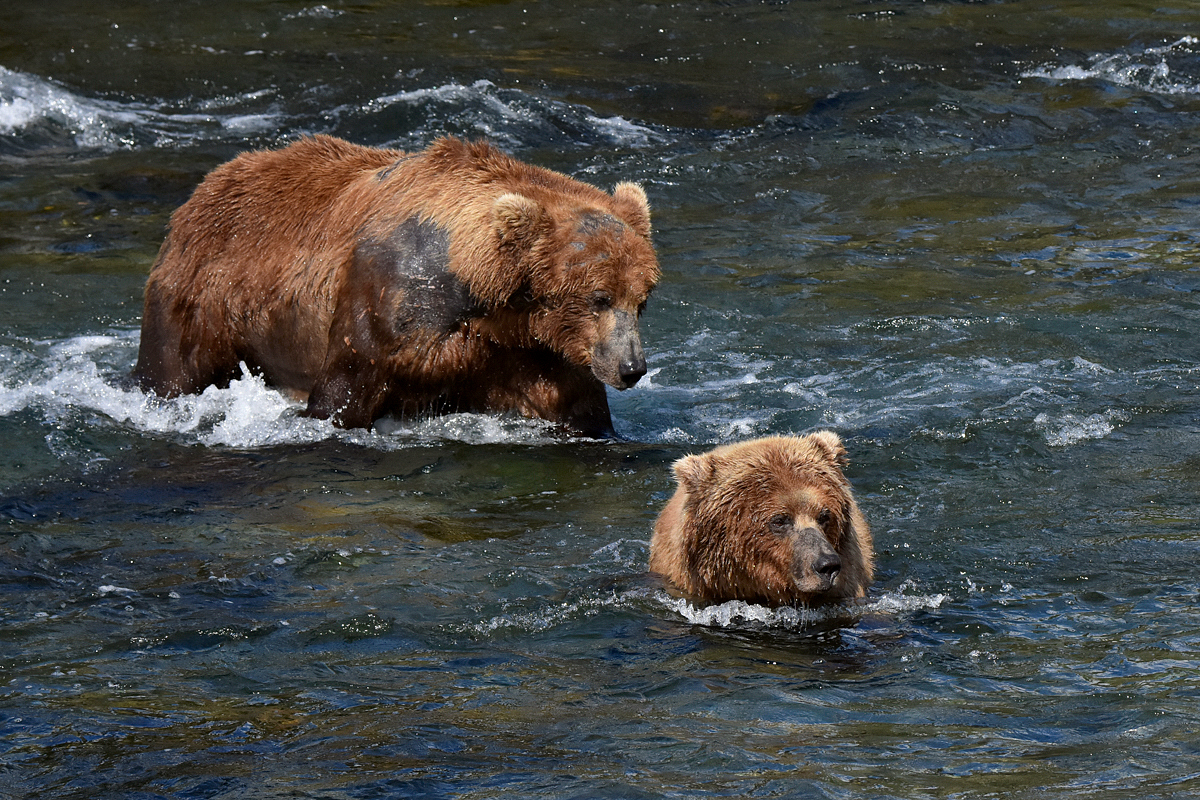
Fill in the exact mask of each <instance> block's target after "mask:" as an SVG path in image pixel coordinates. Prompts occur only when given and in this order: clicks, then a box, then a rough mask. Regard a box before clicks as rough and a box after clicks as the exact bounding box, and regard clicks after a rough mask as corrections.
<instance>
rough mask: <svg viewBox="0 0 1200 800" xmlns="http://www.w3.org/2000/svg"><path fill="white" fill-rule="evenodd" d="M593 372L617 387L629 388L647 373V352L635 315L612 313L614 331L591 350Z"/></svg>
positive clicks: (624, 312)
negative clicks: (643, 347) (644, 349)
mask: <svg viewBox="0 0 1200 800" xmlns="http://www.w3.org/2000/svg"><path fill="white" fill-rule="evenodd" d="M592 373H593V374H594V375H595V376H596V377H597V378H599V379H600V380H602V381H604V382H605V383H607V384H608V385H609V386H611V387H613V388H614V389H621V390H624V389H628V388H630V387H631V386H633V385H634V384H636V383H637V382H638V381H639V380H641V378H642V376H643V375H645V374H646V353H645V351H643V350H642V337H641V333H640V332H639V331H638V318H637V315H636V314H630V313H629V312H627V311H619V310H618V311H614V312H613V326H612V332H611V333H610V334H609V335H608V336H607V337H606V338H604V339H601V340H600V341H599V342H597V343H596V347H595V349H593V350H592Z"/></svg>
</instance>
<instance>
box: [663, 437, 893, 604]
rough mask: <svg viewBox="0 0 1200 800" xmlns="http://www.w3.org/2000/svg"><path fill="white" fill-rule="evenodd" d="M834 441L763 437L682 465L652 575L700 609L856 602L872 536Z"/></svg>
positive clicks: (867, 573)
mask: <svg viewBox="0 0 1200 800" xmlns="http://www.w3.org/2000/svg"><path fill="white" fill-rule="evenodd" d="M845 462H846V451H845V449H844V448H843V446H842V443H841V440H840V439H839V438H838V436H837V435H836V434H834V433H831V432H827V431H825V432H820V433H814V434H810V435H808V436H803V437H783V436H781V437H770V438H764V439H755V440H751V441H747V442H741V443H737V444H731V445H726V446H723V447H718V448H716V449H715V450H712V451H710V452H708V453H704V454H701V455H691V456H686V457H684V458H682V459H680V460H679V461H677V462H676V463H675V465H674V471H675V476H676V479H677V480H678V483H679V487H678V490H677V491H676V494H675V496H674V497H673V498H672V499H671V501H670V503H669V504H668V505H667V507H666V508H665V509H664V510H663V512H662V514H661V515H660V516H659V518H658V521H657V522H656V524H655V529H654V537H653V539H652V541H651V549H650V568H651V570H652V571H654V572H658V573H660V574H663V575H664V576H666V577H667V578H668V579H669V580H670V581H671V582H672V583H674V584H675V585H676V586H677V587H679V588H680V589H682V590H683V591H684V592H685V593H686V594H688V595H690V596H692V597H694V598H695V599H697V600H700V601H703V602H724V601H727V600H744V601H747V602H754V603H760V604H763V605H770V606H779V605H797V604H799V605H808V606H817V605H823V604H827V603H833V602H837V601H840V600H843V599H848V598H857V597H862V596H863V595H864V594H865V593H866V589H867V587H868V586H869V585H870V582H871V579H872V577H873V566H872V559H873V549H872V542H871V534H870V530H869V529H868V527H867V524H866V521H865V520H864V519H863V517H862V514H861V513H860V512H859V510H858V506H857V504H856V503H855V500H854V496H853V494H852V493H851V490H850V484H849V483H848V482H847V480H846V478H845V476H844V475H843V473H842V467H843V465H844V464H845Z"/></svg>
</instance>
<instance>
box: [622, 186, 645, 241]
mask: <svg viewBox="0 0 1200 800" xmlns="http://www.w3.org/2000/svg"><path fill="white" fill-rule="evenodd" d="M613 200H615V201H616V205H617V211H618V212H619V213H620V216H621V219H623V220H625V222H626V223H628V225H629V227H631V228H633V230H634V232H635V233H637V235H638V236H641V237H642V238H644V239H649V238H650V201H649V200H648V199H647V198H646V192H645V190H643V189H642V187H640V186H638V185H637V184H636V183H628V182H624V181H623V182H621V183H618V184H617V185H616V186H615V187H613Z"/></svg>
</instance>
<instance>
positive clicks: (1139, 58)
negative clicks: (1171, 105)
mask: <svg viewBox="0 0 1200 800" xmlns="http://www.w3.org/2000/svg"><path fill="white" fill-rule="evenodd" d="M1197 43H1200V39H1197V38H1196V37H1194V36H1184V37H1182V38H1180V39H1177V40H1175V41H1174V42H1172V43H1171V44H1168V45H1163V46H1161V47H1147V48H1145V49H1143V50H1140V51H1135V52H1132V53H1115V54H1111V55H1105V54H1096V55H1093V56H1092V57H1091V59H1090V60H1091V64H1090V65H1089V66H1079V65H1076V64H1067V65H1061V66H1055V65H1050V64H1044V65H1042V66H1040V67H1035V68H1033V69H1029V70H1026V71H1024V72H1022V73H1021V77H1023V78H1044V79H1046V80H1054V81H1082V80H1093V79H1098V80H1104V81H1108V82H1110V83H1114V84H1117V85H1118V86H1129V87H1132V88H1136V89H1142V90H1145V91H1150V92H1156V93H1159V94H1200V83H1197V82H1195V81H1194V80H1192V79H1191V78H1190V77H1189V76H1182V77H1180V76H1177V75H1176V74H1175V73H1174V72H1173V71H1172V68H1171V65H1170V63H1169V59H1170V58H1171V57H1172V56H1175V55H1187V54H1191V53H1192V52H1193V50H1194V45H1196V44H1197Z"/></svg>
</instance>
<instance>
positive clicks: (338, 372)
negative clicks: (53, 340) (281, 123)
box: [136, 136, 659, 436]
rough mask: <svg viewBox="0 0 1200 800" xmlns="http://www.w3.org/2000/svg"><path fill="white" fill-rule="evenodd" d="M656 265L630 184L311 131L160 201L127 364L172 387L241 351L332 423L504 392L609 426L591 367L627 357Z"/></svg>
mask: <svg viewBox="0 0 1200 800" xmlns="http://www.w3.org/2000/svg"><path fill="white" fill-rule="evenodd" d="M658 278H659V268H658V263H657V260H656V258H655V254H654V248H653V246H652V244H651V241H650V210H649V205H648V203H647V201H646V195H645V193H644V192H643V191H642V190H641V188H639V187H638V186H636V185H634V184H631V183H619V184H617V186H616V187H615V189H614V190H613V192H612V194H607V193H605V192H603V191H601V190H599V189H597V188H595V187H592V186H589V185H587V184H584V183H581V182H579V181H576V180H573V179H571V178H568V177H567V176H565V175H561V174H559V173H556V172H552V171H550V170H546V169H542V168H539V167H535V166H531V165H528V164H525V163H522V162H520V161H517V160H515V159H513V158H511V157H509V156H507V155H505V154H503V153H501V152H500V151H498V150H496V149H495V148H493V147H491V146H490V145H488V144H485V143H466V142H463V141H459V140H457V139H449V138H447V139H441V140H439V141H437V142H436V143H434V144H433V145H432V146H431V147H429V148H428V149H427V150H424V151H422V152H418V153H405V152H401V151H398V150H382V149H374V148H367V147H360V146H357V145H354V144H351V143H349V142H345V141H342V140H339V139H335V138H332V137H329V136H316V137H312V138H307V139H303V140H301V141H299V142H296V143H295V144H293V145H291V146H289V147H286V148H283V149H281V150H275V151H265V152H252V153H246V154H243V155H241V156H239V157H238V158H235V159H234V160H233V161H230V162H228V163H226V164H224V165H222V166H220V167H218V168H217V169H215V170H213V172H212V173H210V174H209V175H208V177H207V178H205V180H204V181H203V182H202V183H201V184H200V186H199V187H197V189H196V191H195V193H194V194H193V195H192V197H191V199H190V200H188V202H187V203H185V204H184V205H183V206H181V207H180V208H179V209H178V210H177V211H176V212H175V214H174V215H173V216H172V217H171V224H170V231H169V234H168V236H167V238H166V240H165V241H164V243H163V245H162V249H161V250H160V252H159V255H158V259H157V261H156V262H155V264H154V267H153V268H152V270H151V272H150V277H149V280H148V282H147V284H146V296H145V311H144V316H143V321H142V339H141V347H140V350H139V353H138V362H137V367H136V375H137V377H138V379H139V381H140V383H141V386H142V388H143V389H145V390H147V391H151V392H154V393H155V394H158V395H160V396H164V397H173V396H176V395H179V394H188V393H194V392H198V391H200V390H202V389H204V387H206V386H208V385H213V384H215V385H218V386H221V385H226V384H228V382H229V381H230V380H231V379H233V378H236V377H238V376H239V375H240V374H241V367H240V365H241V364H242V363H244V364H246V365H247V367H248V368H249V369H250V370H251V371H252V372H255V373H257V374H261V375H262V376H264V378H265V379H266V380H267V382H268V383H270V384H272V385H274V386H277V387H279V388H281V389H283V390H287V391H290V392H291V393H292V394H293V395H295V396H297V397H299V398H304V397H307V401H308V408H307V413H308V414H310V415H311V416H314V417H319V418H323V419H331V420H332V421H333V422H334V423H335V424H336V425H339V426H343V427H369V426H370V425H371V424H372V423H373V422H374V421H375V420H376V419H378V418H379V417H381V416H383V415H385V414H392V415H396V416H400V417H416V416H423V415H432V414H440V413H449V412H456V411H476V412H506V411H512V412H517V413H519V414H523V415H525V416H528V417H538V418H542V419H546V420H550V421H553V422H556V423H560V424H562V425H563V426H566V427H567V428H569V429H571V430H573V431H575V432H579V433H582V434H585V435H591V436H609V435H612V434H613V429H612V421H611V417H610V414H609V407H608V397H607V395H606V392H605V388H604V385H605V384H607V385H609V386H612V387H614V388H616V389H626V388H629V387H630V386H633V385H634V384H635V383H637V381H638V379H639V378H640V377H641V376H642V375H643V374H644V373H645V371H646V360H645V355H644V352H643V349H642V341H641V335H640V331H639V318H640V315H641V312H642V310H643V309H644V307H645V303H646V299H647V297H648V296H649V294H650V292H651V290H652V289H653V288H654V286H655V284H656V283H657V281H658Z"/></svg>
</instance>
